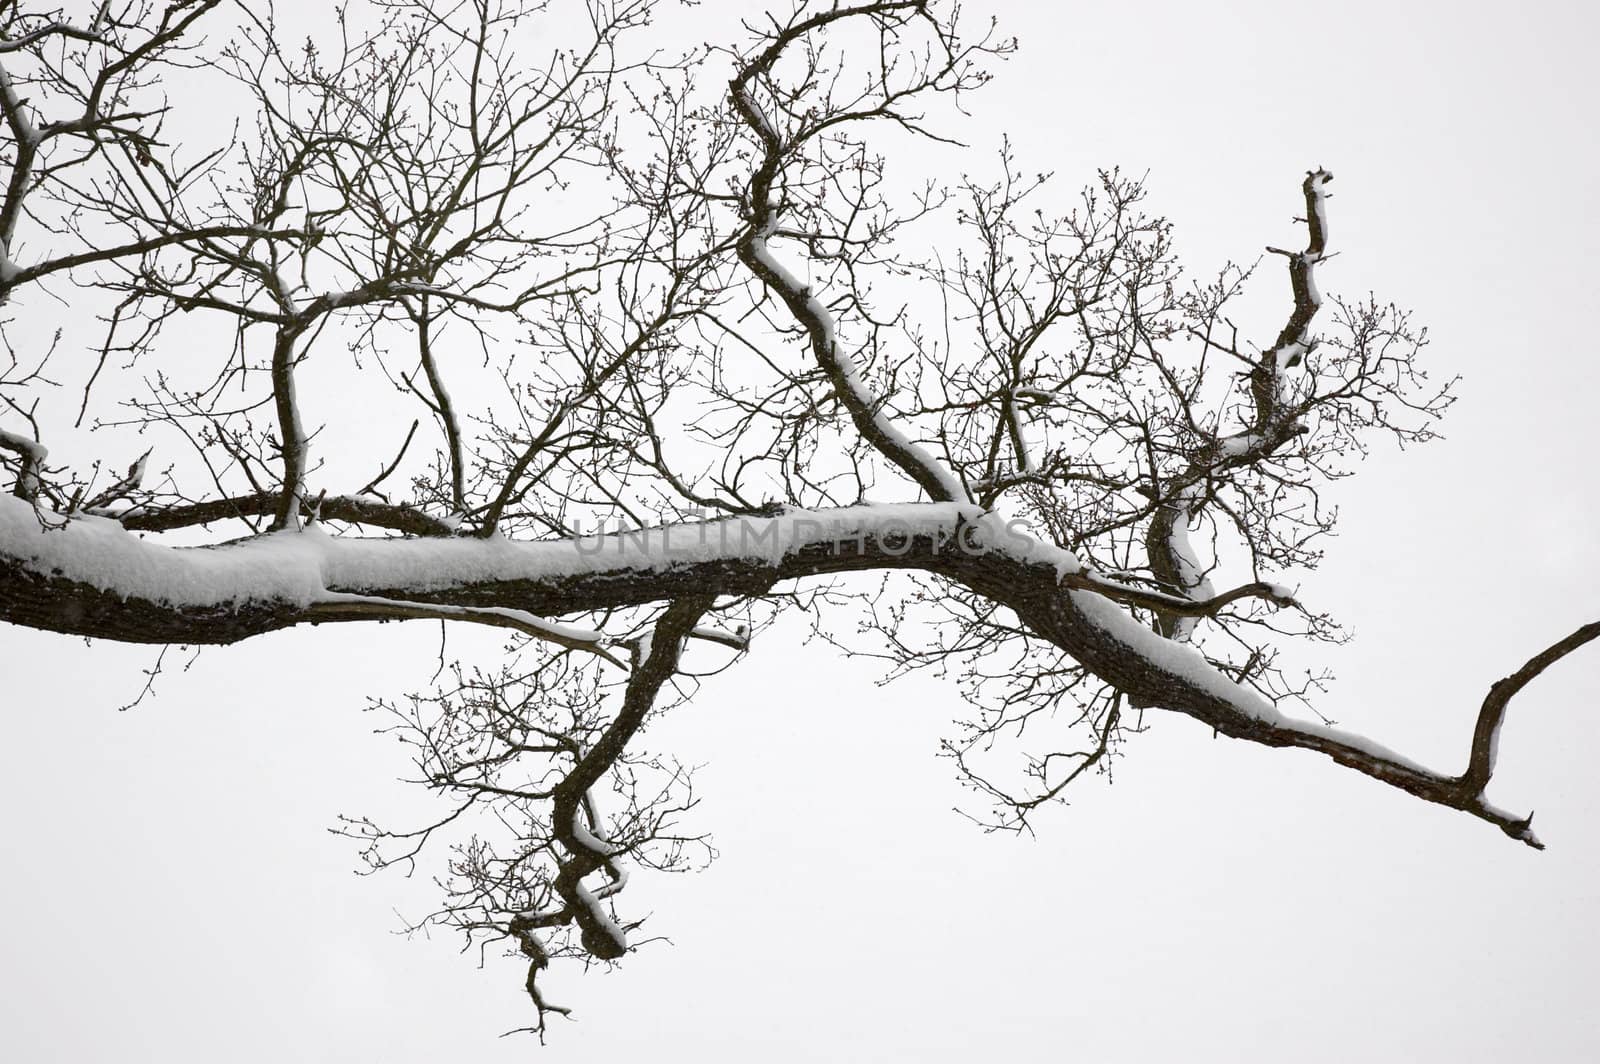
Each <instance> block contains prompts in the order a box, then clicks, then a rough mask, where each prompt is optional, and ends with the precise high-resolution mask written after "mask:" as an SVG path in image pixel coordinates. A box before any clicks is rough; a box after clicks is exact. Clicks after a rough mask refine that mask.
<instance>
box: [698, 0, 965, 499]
mask: <svg viewBox="0 0 1600 1064" xmlns="http://www.w3.org/2000/svg"><path fill="white" fill-rule="evenodd" d="M923 7H925V0H908V2H904V3H875V4H865V5H862V6H860V7H854V8H843V7H835V8H833V9H831V10H829V11H825V12H822V13H820V14H817V15H814V16H812V17H810V18H808V19H805V20H803V21H800V22H797V23H795V24H793V25H791V26H789V27H787V28H785V29H783V30H781V31H779V32H778V33H776V34H775V35H774V36H773V39H772V43H771V44H770V45H769V46H768V47H767V48H766V49H764V50H763V51H761V52H760V53H758V54H757V55H756V56H755V57H754V58H752V59H751V60H750V61H749V62H747V63H746V64H745V65H744V66H743V67H742V68H741V69H740V71H739V73H738V74H737V75H736V76H735V77H734V79H733V80H732V82H730V84H729V91H730V93H731V96H732V100H733V105H734V109H735V110H736V111H737V112H738V113H739V116H740V117H741V118H742V119H743V120H744V122H745V123H746V124H747V125H748V126H749V127H750V129H751V130H752V131H753V132H754V133H755V134H756V138H757V139H758V140H759V141H760V143H761V148H762V157H761V162H760V165H759V166H758V167H757V168H756V171H755V172H754V173H753V174H751V176H750V184H749V186H748V187H747V189H746V192H745V202H746V203H747V204H748V209H749V218H748V221H747V223H746V227H745V231H744V233H743V235H742V236H741V237H740V238H739V242H738V245H737V247H738V254H739V259H740V261H741V262H743V263H744V264H745V266H746V267H748V268H749V269H750V271H751V272H752V273H754V274H755V275H756V276H757V277H758V278H760V280H761V282H762V283H763V284H765V285H767V287H768V288H770V289H772V290H773V291H774V292H776V293H777V295H778V297H779V298H780V299H781V300H782V301H783V303H784V306H786V307H787V308H788V310H789V313H790V314H791V315H793V316H794V319H795V320H796V321H797V322H799V324H800V325H801V327H802V328H804V329H805V331H806V334H807V336H808V338H809V339H810V344H811V352H812V355H813V357H814V358H815V359H816V361H817V365H819V366H820V367H821V368H822V370H823V372H824V373H826V374H827V376H828V380H829V382H830V383H831V384H832V385H833V388H834V392H835V394H836V395H837V396H838V398H839V401H840V402H841V403H842V404H843V405H844V408H845V410H846V411H848V413H849V414H850V420H851V421H852V422H853V423H854V424H855V427H856V431H857V432H859V433H860V434H861V437H862V439H864V440H866V441H867V443H868V444H870V445H871V446H872V447H874V448H875V449H877V451H878V452H879V453H880V454H882V455H883V456H884V457H885V458H887V459H888V460H889V461H890V462H891V463H892V464H893V465H895V466H896V467H897V468H899V469H900V470H901V471H902V472H904V473H905V474H906V475H907V476H909V477H910V478H911V479H912V480H913V481H915V482H916V483H917V485H918V486H920V487H921V488H922V490H923V491H925V492H927V494H928V497H929V498H930V499H933V500H934V501H936V502H951V501H962V502H965V501H967V499H968V496H967V492H966V489H965V488H963V487H962V485H961V481H960V480H959V479H958V478H957V477H956V475H955V474H954V473H953V472H952V471H951V470H950V469H949V468H948V467H947V466H946V465H945V464H944V463H942V462H940V461H939V460H937V459H936V458H934V457H933V456H932V455H931V454H929V453H928V452H927V450H926V449H924V448H923V447H922V446H921V445H920V444H918V443H916V442H915V441H914V440H912V439H910V438H909V437H908V436H906V435H905V434H904V433H903V432H901V431H900V429H899V427H898V426H896V425H895V424H894V421H893V419H892V418H890V417H889V415H888V414H887V413H886V412H885V410H884V404H883V402H882V401H881V400H880V399H879V397H877V396H875V395H873V394H872V390H871V389H870V388H869V387H867V384H866V382H865V381H864V380H862V379H861V374H860V371H859V370H858V369H857V368H856V364H855V360H854V359H853V358H852V357H851V356H850V354H849V353H848V352H846V351H842V350H840V348H839V342H838V337H837V335H836V332H835V327H834V320H833V315H832V314H831V313H830V312H829V310H828V308H827V307H826V306H825V305H824V304H823V302H822V300H821V299H819V298H818V297H817V295H816V294H815V293H814V292H813V291H812V289H811V286H809V285H807V284H806V283H805V282H803V281H801V280H800V278H798V277H796V276H795V275H794V274H793V273H792V272H790V271H789V270H788V269H787V268H786V267H785V266H784V265H783V264H782V263H781V262H780V261H779V260H778V259H777V257H776V256H775V255H773V253H772V249H771V247H770V241H771V239H772V236H773V234H774V233H776V232H777V230H778V224H779V215H780V213H781V212H782V209H783V203H782V195H781V192H780V185H781V174H782V167H783V163H784V158H785V156H786V155H787V154H789V153H792V152H793V151H795V150H796V149H797V148H798V147H799V146H800V145H799V143H796V142H785V141H784V139H783V137H782V135H781V134H780V133H779V132H778V130H777V129H776V128H775V127H774V126H773V124H772V121H771V119H770V118H769V117H768V116H767V114H766V113H765V112H764V111H763V110H762V108H761V106H760V104H758V103H757V102H756V98H755V93H754V88H753V87H754V85H755V84H757V83H758V82H759V81H760V80H761V79H763V78H765V77H768V76H770V74H771V72H772V67H773V65H774V64H775V63H776V62H777V60H778V57H779V56H780V55H782V53H783V51H784V49H785V48H786V47H788V45H789V44H791V43H792V42H794V41H797V40H800V39H802V38H804V37H805V36H806V35H807V34H809V33H811V32H813V31H814V30H817V29H820V28H822V27H824V26H826V25H828V24H829V23H831V22H836V21H839V20H841V19H845V18H850V17H853V16H855V15H859V14H871V15H873V16H876V17H883V16H886V15H891V14H894V13H897V12H902V11H915V10H921V9H922V8H923ZM809 132H810V131H808V133H809ZM802 139H803V138H802Z"/></svg>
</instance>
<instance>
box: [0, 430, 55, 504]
mask: <svg viewBox="0 0 1600 1064" xmlns="http://www.w3.org/2000/svg"><path fill="white" fill-rule="evenodd" d="M0 450H6V451H12V452H14V453H15V454H16V455H17V456H18V458H19V459H20V460H21V464H22V468H21V470H20V471H19V472H18V473H17V480H16V483H15V484H14V485H13V486H12V489H11V492H12V494H13V495H15V496H16V497H17V498H19V499H32V498H33V497H34V496H36V495H38V494H39V474H40V473H41V472H42V471H43V470H44V460H45V459H46V458H47V457H49V455H50V449H49V448H48V447H46V446H45V445H44V444H42V443H40V442H39V441H38V440H36V439H34V438H33V437H31V436H21V435H18V434H17V433H15V432H7V431H6V430H5V429H0Z"/></svg>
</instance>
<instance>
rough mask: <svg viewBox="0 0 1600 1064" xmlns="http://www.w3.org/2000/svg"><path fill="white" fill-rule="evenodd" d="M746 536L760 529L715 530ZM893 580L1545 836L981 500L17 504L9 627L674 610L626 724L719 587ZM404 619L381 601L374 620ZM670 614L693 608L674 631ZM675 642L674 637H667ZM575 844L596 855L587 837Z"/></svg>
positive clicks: (5, 554)
mask: <svg viewBox="0 0 1600 1064" xmlns="http://www.w3.org/2000/svg"><path fill="white" fill-rule="evenodd" d="M730 526H731V527H734V528H738V527H741V526H742V527H743V528H744V529H745V533H744V534H742V535H735V536H731V537H721V538H719V537H717V536H714V535H708V534H707V533H708V529H714V528H727V527H730ZM886 569H921V570H924V571H927V572H931V573H935V574H938V575H941V576H944V577H946V578H948V579H950V580H952V581H955V582H957V583H959V584H961V585H963V586H965V587H967V588H970V589H971V590H973V591H976V592H978V593H980V594H982V595H984V596H986V597H988V598H990V599H992V600H993V601H995V602H997V603H1000V604H1003V605H1005V606H1007V607H1009V608H1010V609H1011V610H1012V611H1014V612H1015V613H1016V614H1017V616H1018V617H1019V619H1020V620H1021V621H1022V623H1023V624H1025V625H1026V626H1027V627H1028V628H1029V629H1030V630H1031V631H1032V632H1033V633H1035V634H1036V635H1037V636H1039V637H1040V638H1042V639H1044V640H1046V641H1048V642H1050V643H1053V644H1054V645H1056V646H1058V647H1060V648H1061V649H1063V650H1065V651H1066V652H1067V653H1069V654H1070V655H1071V656H1072V657H1073V658H1074V659H1075V660H1077V661H1078V662H1080V663H1081V664H1082V665H1083V666H1084V667H1085V668H1086V669H1088V670H1089V671H1090V672H1092V673H1093V674H1094V675H1096V676H1098V677H1100V678H1101V679H1102V680H1104V681H1106V682H1107V683H1109V684H1111V685H1112V686H1113V687H1116V688H1117V689H1119V690H1121V691H1123V692H1125V693H1126V694H1127V695H1128V696H1129V698H1130V699H1132V700H1134V701H1136V702H1138V703H1139V704H1143V705H1150V706H1159V707H1164V708H1167V709H1170V710H1173V711H1176V712H1179V713H1184V714H1187V715H1189V716H1192V717H1195V718H1197V719H1199V720H1201V721H1204V722H1205V723H1206V724H1208V725H1210V726H1211V727H1213V728H1215V729H1216V730H1217V731H1219V732H1221V733H1223V734H1226V735H1231V736H1234V737H1237V738H1242V739H1248V740H1250V741H1252V742H1257V743H1261V744H1263V745H1267V746H1294V747H1300V748H1302V749H1309V750H1315V751H1317V752H1319V753H1322V754H1325V755H1326V756H1328V757H1330V758H1332V759H1333V760H1335V761H1337V762H1339V763H1340V764H1343V765H1346V766H1348V767H1350V768H1354V769H1356V770H1357V771H1360V772H1362V773H1364V774H1366V775H1369V776H1372V777H1374V778H1376V779H1379V780H1382V781H1383V782H1386V783H1389V784H1391V785H1393V786H1396V787H1400V788H1401V789H1403V790H1406V791H1408V792H1409V793H1412V794H1414V795H1417V796H1418V797H1422V798H1424V799H1426V800H1428V801H1432V802H1437V803H1439V804H1442V805H1447V806H1450V807H1452V808H1456V809H1464V810H1466V811H1468V812H1471V813H1473V814H1474V815H1476V816H1479V817H1482V818H1483V819H1485V820H1489V821H1491V822H1492V823H1495V824H1498V825H1499V826H1501V827H1502V828H1504V829H1506V830H1507V831H1508V833H1511V834H1513V835H1515V836H1516V837H1518V838H1524V841H1532V840H1531V838H1525V834H1526V831H1525V827H1520V828H1519V827H1518V825H1520V824H1521V821H1520V820H1518V819H1517V818H1515V817H1513V816H1511V815H1509V814H1505V813H1502V812H1501V811H1499V810H1495V809H1493V808H1492V807H1489V806H1487V805H1486V804H1485V803H1484V802H1483V799H1482V796H1481V793H1480V791H1481V788H1479V789H1470V788H1466V787H1464V785H1463V783H1462V777H1458V776H1453V775H1447V774H1441V773H1437V772H1434V771H1431V770H1429V769H1426V768H1423V767H1422V766H1419V765H1417V764H1415V763H1413V762H1411V761H1409V760H1407V759H1405V758H1403V757H1401V756H1400V755H1398V754H1396V753H1394V752H1393V751H1390V750H1388V749H1386V748H1384V747H1382V746H1380V745H1378V744H1376V743H1373V742H1371V741H1370V740H1368V739H1366V738H1364V737H1362V736H1357V735H1352V734H1350V733H1346V732H1342V731H1340V730H1337V729H1332V728H1327V727H1324V726H1322V725H1320V724H1314V723H1311V722H1306V721H1301V720H1297V719H1294V718H1291V717H1288V716H1286V715H1285V714H1283V713H1282V712H1281V711H1279V710H1278V709H1277V708H1276V707H1275V706H1273V705H1272V704H1271V703H1270V702H1268V701H1267V700H1266V699H1264V698H1263V697H1262V696H1261V695H1259V694H1258V693H1256V692H1255V691H1253V690H1251V689H1249V688H1248V687H1245V686H1242V685H1241V684H1239V683H1237V682H1235V681H1234V680H1233V679H1232V678H1230V677H1228V676H1226V675H1224V674H1223V673H1221V672H1220V671H1218V670H1217V669H1216V668H1215V667H1214V666H1212V665H1211V664H1210V663H1209V662H1207V661H1206V659H1205V657H1204V656H1203V655H1202V654H1200V652H1199V651H1197V650H1195V649H1193V648H1191V647H1188V646H1185V645H1183V644H1181V643H1177V642H1175V641H1173V640H1171V639H1168V638H1165V637H1164V636H1162V635H1161V634H1160V633H1158V632H1156V631H1153V630H1151V629H1150V628H1148V627H1146V626H1145V625H1144V624H1143V623H1141V622H1140V621H1139V619H1138V618H1137V617H1135V616H1134V615H1133V614H1130V613H1129V612H1127V611H1126V610H1125V609H1124V608H1122V607H1121V606H1119V605H1118V604H1117V603H1115V602H1113V601H1112V597H1113V592H1114V593H1115V596H1114V597H1127V596H1129V595H1130V594H1131V593H1130V592H1129V590H1128V589H1127V588H1122V587H1118V588H1115V589H1113V588H1109V587H1106V586H1103V585H1101V586H1092V587H1091V586H1079V585H1081V584H1089V585H1093V584H1094V578H1093V577H1090V576H1087V575H1086V574H1085V573H1084V570H1083V567H1082V566H1081V564H1079V563H1078V561H1077V559H1075V558H1074V557H1073V556H1072V555H1071V554H1070V553H1069V552H1066V551H1063V550H1061V549H1060V548H1058V547H1054V546H1052V545H1050V544H1045V543H1041V542H1039V541H1037V540H1034V539H1031V538H1030V537H1027V536H1026V535H1024V534H1023V533H1021V532H1020V531H1018V530H1016V529H1010V528H1006V527H1005V526H1004V525H1003V524H1001V523H1000V522H998V521H997V520H996V519H995V517H994V515H986V514H983V513H982V512H981V511H978V509H977V508H976V507H972V506H958V505H955V504H952V503H921V504H903V505H898V506H894V505H869V506H861V507H845V508H841V509H838V510H833V511H790V512H788V513H785V514H784V515H782V516H780V517H773V518H761V519H749V520H747V521H741V522H710V523H707V524H706V525H694V524H686V525H676V526H671V527H667V528H659V529H651V530H648V531H647V532H641V533H628V534H624V535H617V536H609V537H601V538H599V539H598V540H595V541H592V542H590V543H589V544H587V545H585V544H583V543H581V542H579V541H572V540H566V541H556V542H544V543H532V542H519V541H515V540H507V539H499V538H497V539H491V540H483V539H476V538H473V539H459V538H453V539H421V540H419V539H367V538H361V537H354V536H331V535H328V534H327V533H326V532H325V531H323V530H322V529H321V528H320V526H312V527H311V528H309V529H307V530H306V531H302V532H277V533H271V534H268V535H263V536H257V537H254V538H252V539H247V540H243V541H239V542H235V543H232V544H226V545H221V546H217V547H212V548H173V547H167V546H163V545H160V544H156V543H150V542H148V541H145V540H141V539H139V538H138V537H136V536H134V535H132V534H130V533H129V532H127V531H126V530H124V529H123V528H121V527H120V526H118V525H117V524H116V523H115V522H112V521H108V520H105V519H99V518H93V517H81V518H76V519H72V520H69V521H67V522H66V524H65V527H61V528H52V529H47V528H42V527H41V519H40V515H39V514H37V513H36V512H35V510H34V508H33V507H32V506H31V505H29V504H28V503H26V502H24V501H22V500H19V499H15V498H10V497H0V620H4V621H10V622H12V623H18V624H24V625H28V626H30V627H35V628H44V629H49V630H54V631H63V632H73V633H79V634H85V635H94V636H102V637H107V638H113V639H121V640H126V641H135V642H168V643H191V644H199V643H217V642H233V641H236V640H239V639H243V638H248V637H249V636H252V635H255V634H258V633H261V632H267V631H272V630H275V629H278V628H284V627H288V626H291V625H295V624H302V623H309V622H313V621H317V620H326V619H331V618H330V616H329V612H328V611H329V610H331V609H335V608H338V605H337V601H336V600H335V601H333V602H330V593H332V594H333V595H337V594H348V595H354V596H362V597H364V598H366V599H380V600H389V603H393V602H395V601H398V602H401V603H404V604H405V605H403V606H401V607H398V608H400V609H409V608H417V609H424V608H425V609H427V610H429V611H431V612H430V614H429V615H430V616H439V615H441V612H433V611H439V610H440V608H450V609H463V610H464V611H465V612H464V613H463V614H461V615H460V619H464V620H469V621H471V620H478V621H480V623H481V622H482V620H483V619H484V618H486V617H488V616H495V617H500V618H505V619H507V620H510V619H511V618H513V617H515V618H518V619H522V618H524V617H532V618H539V617H541V616H543V615H557V614H561V613H570V612H576V611H580V610H599V609H607V608H614V607H619V606H627V605H638V604H643V603H649V602H660V601H670V602H673V603H674V605H673V606H670V607H669V608H668V613H667V615H664V616H663V618H662V620H661V621H660V622H658V624H657V626H656V629H655V631H654V633H653V636H652V638H651V639H649V640H647V641H645V640H642V641H641V642H640V644H639V647H638V650H639V653H638V654H637V655H636V656H637V660H638V664H637V665H636V667H635V669H634V670H633V673H632V676H631V677H630V681H629V686H628V699H629V700H631V702H630V703H629V704H630V705H631V706H632V709H627V708H626V707H625V711H624V714H623V715H621V716H619V718H618V720H619V721H623V720H625V719H631V718H629V717H628V716H627V715H628V714H629V713H635V714H640V715H642V714H643V712H644V711H645V710H646V709H647V708H648V705H647V704H646V703H645V702H642V701H640V699H643V698H644V695H645V693H646V692H648V693H649V695H650V698H653V697H654V691H655V690H658V689H659V687H660V685H661V684H662V683H664V682H666V680H667V678H668V677H669V676H670V670H669V669H668V663H669V662H670V664H671V665H672V666H674V667H675V665H676V661H677V655H678V653H679V650H680V648H679V640H681V639H682V638H684V637H687V636H688V635H689V634H690V633H692V632H693V631H694V630H695V628H696V627H698V626H699V624H700V616H701V614H702V613H703V612H704V611H705V610H706V609H708V608H709V607H710V603H711V602H712V601H714V596H720V595H752V594H764V593H766V592H767V591H768V590H770V589H771V588H772V586H773V585H774V584H775V583H777V582H779V581H785V580H798V579H804V578H807V577H813V576H818V575H823V574H828V573H839V572H848V571H862V570H886ZM686 596H695V597H694V598H692V599H690V598H685V597H686ZM680 601H687V602H693V603H704V605H702V606H699V607H698V608H697V609H696V610H695V611H694V614H693V618H692V619H691V620H684V618H683V617H682V616H681V615H674V610H676V609H678V605H677V604H678V603H679V602H680ZM343 608H346V609H350V608H355V607H354V606H346V607H343ZM362 608H365V607H362ZM394 608H396V607H394V606H392V605H388V604H386V605H383V606H373V607H372V609H374V610H375V611H376V612H374V614H373V616H374V617H377V616H379V613H380V612H381V611H382V610H383V609H394ZM486 611H502V612H497V613H493V614H491V613H488V612H486ZM680 613H681V611H680ZM668 616H675V619H674V620H673V622H672V623H671V624H668V621H667V617H668ZM491 623H493V622H491ZM540 624H542V625H544V624H548V622H543V621H541V622H540ZM664 630H665V631H664ZM667 632H670V634H671V635H672V639H671V640H670V641H669V642H667V643H665V644H663V642H662V636H663V635H664V634H666V633H667ZM652 684H653V685H654V686H651V685H652ZM636 691H637V692H639V693H638V694H637V695H636V694H635V692H636ZM1508 697H1509V695H1508ZM639 719H642V716H640V717H639ZM636 726H637V724H636V723H635V724H634V725H633V727H636ZM614 727H616V726H615V725H614ZM626 731H627V728H623V729H622V731H619V732H617V733H616V734H617V735H618V736H620V735H621V734H622V732H626ZM629 734H631V732H629ZM606 735H607V736H608V737H609V736H612V735H613V732H612V731H611V730H608V731H607V733H606ZM1489 738H1492V733H1491V734H1490V736H1489ZM621 741H623V740H622V739H621V738H617V739H616V742H621ZM1487 741H1488V740H1487V739H1486V740H1485V742H1487ZM609 742H610V740H608V739H607V738H602V740H601V741H600V742H599V743H597V744H596V746H595V749H594V751H592V752H591V755H589V757H586V759H585V763H588V762H589V761H590V758H593V759H596V760H595V761H594V764H595V766H598V765H599V763H600V762H601V761H604V763H605V764H609V763H610V762H609V761H608V760H605V759H606V758H614V757H615V752H614V750H613V747H612V745H608V743H609ZM1480 745H1481V744H1480ZM1480 771H1481V770H1480ZM599 774H600V769H599V768H598V767H595V768H594V770H593V771H592V772H591V771H587V770H586V772H585V773H583V774H579V773H576V772H575V773H574V776H573V777H571V778H574V779H578V778H582V779H583V780H584V782H582V785H581V786H578V784H576V783H574V784H572V788H573V789H572V793H571V796H570V798H571V802H572V803H574V805H575V803H577V802H578V801H579V799H580V797H581V795H582V794H583V793H584V792H586V791H587V789H588V788H589V787H590V786H593V784H594V782H595V781H596V780H597V779H598V778H599ZM570 816H571V811H570V809H569V810H568V811H567V812H566V813H565V815H564V816H563V817H558V818H557V823H558V824H560V823H562V822H563V821H565V822H566V823H569V824H570V822H571V821H570V820H569V819H566V818H569V817H570ZM571 849H572V850H574V851H584V848H583V847H582V846H581V845H580V844H579V843H577V842H576V841H575V840H574V842H573V847H572V848H571ZM584 852H586V851H584ZM596 867H598V865H596ZM596 934H603V929H602V930H597V931H596Z"/></svg>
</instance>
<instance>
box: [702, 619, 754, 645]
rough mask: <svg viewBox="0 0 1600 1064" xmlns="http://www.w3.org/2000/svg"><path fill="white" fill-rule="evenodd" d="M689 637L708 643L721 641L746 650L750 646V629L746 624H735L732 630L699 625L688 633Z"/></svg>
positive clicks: (723, 643)
mask: <svg viewBox="0 0 1600 1064" xmlns="http://www.w3.org/2000/svg"><path fill="white" fill-rule="evenodd" d="M689 638H690V639H704V640H706V641H707V642H710V643H721V644H722V645H723V646H725V647H732V648H733V649H734V650H748V649H749V647H750V629H749V627H748V626H747V625H743V624H740V625H736V626H735V627H734V629H733V631H731V632H729V631H724V630H723V629H721V628H713V627H711V626H710V625H705V624H703V625H701V626H700V627H698V628H696V629H695V630H694V631H692V632H690V633H689Z"/></svg>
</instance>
